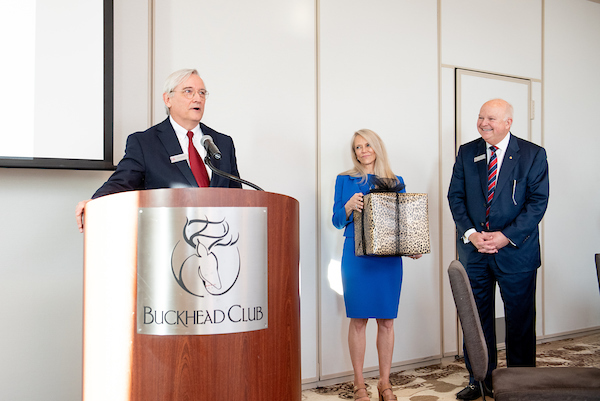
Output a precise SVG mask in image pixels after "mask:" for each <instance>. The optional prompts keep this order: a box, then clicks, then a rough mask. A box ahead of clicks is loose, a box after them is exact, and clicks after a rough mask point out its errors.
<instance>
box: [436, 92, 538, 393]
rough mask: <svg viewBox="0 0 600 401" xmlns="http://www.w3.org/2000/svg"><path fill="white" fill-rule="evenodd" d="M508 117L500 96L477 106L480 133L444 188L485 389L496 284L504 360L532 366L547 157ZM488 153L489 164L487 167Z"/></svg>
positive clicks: (461, 153) (492, 363) (472, 387)
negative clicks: (470, 298) (477, 333)
mask: <svg viewBox="0 0 600 401" xmlns="http://www.w3.org/2000/svg"><path fill="white" fill-rule="evenodd" d="M512 119H513V108H512V106H511V105H510V104H509V103H508V102H506V101H504V100H501V99H495V100H490V101H489V102H487V103H485V104H484V105H483V106H482V107H481V111H480V113H479V119H478V122H477V129H478V131H479V134H480V135H481V138H479V139H476V140H474V141H472V142H469V143H467V144H465V145H462V146H461V147H460V149H459V150H458V156H457V157H456V163H455V164H454V170H453V173H452V179H451V181H450V188H449V190H448V201H449V204H450V210H451V212H452V217H453V218H454V222H455V223H456V230H457V237H458V238H457V248H458V255H459V260H460V261H461V262H462V264H463V265H464V266H465V269H466V270H467V274H468V275H469V280H470V282H471V287H472V289H473V295H474V297H475V302H476V304H477V308H478V310H479V315H480V317H481V323H482V328H483V332H484V335H485V339H486V343H487V347H488V354H489V366H488V372H487V377H486V379H485V383H484V384H485V386H484V387H485V389H484V391H485V392H486V394H487V395H491V393H492V391H491V390H492V387H491V384H492V382H491V374H492V371H493V370H494V369H495V368H496V366H497V362H498V358H497V349H496V333H495V324H494V322H495V314H494V296H495V287H496V283H498V285H499V287H500V293H501V294H502V300H503V301H504V311H505V318H506V360H507V365H508V366H509V367H511V366H535V285H536V275H537V268H538V267H539V266H540V265H541V258H540V243H539V231H538V225H539V223H540V221H541V220H542V217H543V216H544V213H545V211H546V208H547V205H548V194H549V184H548V163H547V160H546V151H545V150H544V148H542V147H540V146H537V145H535V144H533V143H531V142H528V141H525V140H523V139H520V138H517V137H516V136H514V135H512V134H511V133H510V127H511V125H512ZM491 147H494V150H492V149H490V148H491ZM493 153H495V156H494V155H493ZM490 159H491V162H492V163H491V165H492V166H495V167H493V168H492V169H491V170H490V171H488V163H489V162H490ZM494 170H495V172H494ZM488 179H489V180H490V182H488ZM490 192H491V193H492V195H491V196H490ZM488 199H489V200H490V201H489V202H488ZM464 352H465V362H466V365H467V368H468V369H469V372H470V379H469V385H468V386H467V387H465V388H464V389H463V390H461V391H460V392H459V393H458V394H457V395H456V397H457V398H458V399H463V400H475V399H477V398H479V397H481V392H480V389H479V387H478V386H477V385H476V383H475V380H474V379H473V373H472V370H471V365H470V362H469V358H468V355H467V351H466V349H465V350H464Z"/></svg>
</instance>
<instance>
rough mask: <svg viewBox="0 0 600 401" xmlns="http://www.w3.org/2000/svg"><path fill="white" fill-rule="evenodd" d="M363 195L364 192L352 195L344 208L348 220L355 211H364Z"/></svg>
mask: <svg viewBox="0 0 600 401" xmlns="http://www.w3.org/2000/svg"><path fill="white" fill-rule="evenodd" d="M363 206H364V203H363V194H362V192H357V193H355V194H354V195H352V198H350V200H349V201H348V202H346V205H345V206H344V208H345V209H346V218H348V217H350V215H351V214H352V212H353V211H355V210H356V211H357V212H361V211H362V210H363Z"/></svg>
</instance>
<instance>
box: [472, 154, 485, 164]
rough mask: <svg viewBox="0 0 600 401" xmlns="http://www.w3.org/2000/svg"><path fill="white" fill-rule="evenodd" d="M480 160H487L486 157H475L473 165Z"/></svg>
mask: <svg viewBox="0 0 600 401" xmlns="http://www.w3.org/2000/svg"><path fill="white" fill-rule="evenodd" d="M480 160H485V155H479V156H475V157H474V158H473V163H477V162H478V161H480Z"/></svg>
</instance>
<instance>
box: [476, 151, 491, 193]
mask: <svg viewBox="0 0 600 401" xmlns="http://www.w3.org/2000/svg"><path fill="white" fill-rule="evenodd" d="M485 147H486V144H485V141H484V140H483V139H480V140H479V143H478V144H477V153H475V156H474V158H475V157H478V156H481V155H483V160H482V161H480V162H477V163H476V164H477V172H478V173H479V179H480V181H481V191H482V193H483V198H484V199H487V181H488V173H487V153H486V148H485Z"/></svg>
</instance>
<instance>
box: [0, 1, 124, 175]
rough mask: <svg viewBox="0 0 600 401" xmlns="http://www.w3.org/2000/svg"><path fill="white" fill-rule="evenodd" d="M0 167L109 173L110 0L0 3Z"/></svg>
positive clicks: (111, 20)
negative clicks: (1, 92)
mask: <svg viewBox="0 0 600 401" xmlns="http://www.w3.org/2000/svg"><path fill="white" fill-rule="evenodd" d="M0 54H2V63H0V76H2V80H3V82H4V88H3V89H4V96H2V97H1V98H0V117H1V121H2V126H1V127H0V167H25V168H64V169H94V170H105V169H112V168H114V167H113V155H112V153H113V144H112V142H113V139H112V134H113V133H112V127H113V123H112V122H113V89H112V87H113V1H112V0H86V1H81V0H3V1H2V2H0Z"/></svg>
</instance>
